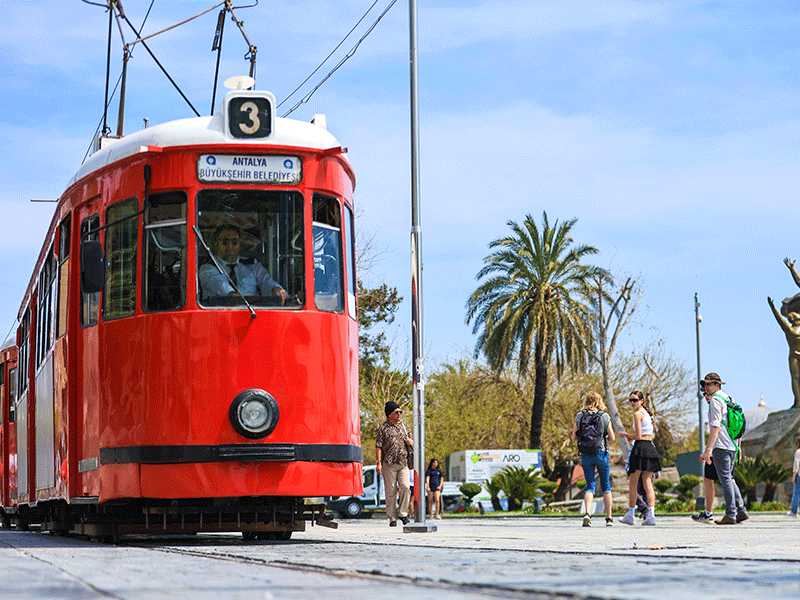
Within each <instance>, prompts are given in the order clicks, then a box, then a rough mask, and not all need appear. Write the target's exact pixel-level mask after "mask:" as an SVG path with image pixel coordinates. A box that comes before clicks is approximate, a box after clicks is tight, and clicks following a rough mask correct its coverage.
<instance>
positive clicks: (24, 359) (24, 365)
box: [17, 307, 31, 394]
mask: <svg viewBox="0 0 800 600" xmlns="http://www.w3.org/2000/svg"><path fill="white" fill-rule="evenodd" d="M30 332H31V309H30V307H28V308H26V309H25V314H24V315H23V316H22V322H20V324H19V346H18V347H19V354H18V355H17V391H18V392H19V393H20V394H24V393H25V391H26V390H27V389H28V356H29V354H30Z"/></svg>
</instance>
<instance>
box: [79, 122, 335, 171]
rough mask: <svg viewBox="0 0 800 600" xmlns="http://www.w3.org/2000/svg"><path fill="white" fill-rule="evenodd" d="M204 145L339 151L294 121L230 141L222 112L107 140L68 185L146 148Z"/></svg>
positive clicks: (317, 129) (314, 129)
mask: <svg viewBox="0 0 800 600" xmlns="http://www.w3.org/2000/svg"><path fill="white" fill-rule="evenodd" d="M208 144H237V145H241V146H262V147H263V146H283V147H297V148H309V149H312V150H331V149H334V148H340V147H341V146H340V144H339V142H338V141H337V140H336V138H335V137H334V136H333V135H332V134H331V133H329V132H328V130H327V129H325V128H324V127H321V126H319V125H316V124H314V123H306V122H304V121H297V120H295V119H285V118H282V117H276V118H275V129H274V131H273V132H272V134H271V135H270V136H269V137H268V138H260V139H256V140H249V139H234V138H231V137H229V136H227V135H226V134H225V124H224V119H223V112H222V111H221V110H217V111H216V112H215V113H214V115H213V116H211V117H195V118H190V119H179V120H176V121H169V122H167V123H162V124H160V125H153V126H152V127H147V128H145V129H142V130H140V131H137V132H135V133H131V134H130V135H126V136H124V137H122V138H120V139H111V142H110V143H109V144H108V145H107V146H105V147H104V148H103V149H101V150H98V151H97V152H95V153H94V154H93V155H92V156H90V157H89V159H88V160H87V161H86V162H85V163H84V164H83V165H82V166H81V168H80V169H78V171H77V172H76V173H75V175H74V176H73V177H72V179H70V181H69V184H68V185H72V184H73V183H75V182H77V181H79V180H80V179H82V178H84V177H86V176H87V175H88V174H89V173H92V172H94V171H96V170H98V169H101V168H102V167H104V166H106V165H109V164H111V163H114V162H116V161H118V160H122V159H123V158H126V157H128V156H133V155H134V154H138V153H139V152H142V151H143V148H146V147H147V146H158V147H161V148H170V147H175V146H202V145H208Z"/></svg>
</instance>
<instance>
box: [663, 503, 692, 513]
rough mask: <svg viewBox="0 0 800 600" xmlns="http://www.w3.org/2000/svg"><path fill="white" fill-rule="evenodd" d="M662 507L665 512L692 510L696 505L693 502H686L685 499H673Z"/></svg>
mask: <svg viewBox="0 0 800 600" xmlns="http://www.w3.org/2000/svg"><path fill="white" fill-rule="evenodd" d="M660 508H661V510H663V511H664V512H668V513H677V512H692V510H694V505H693V504H692V503H691V502H686V501H683V500H671V501H669V502H667V503H666V504H665V505H664V506H663V507H660Z"/></svg>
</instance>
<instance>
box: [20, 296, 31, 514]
mask: <svg viewBox="0 0 800 600" xmlns="http://www.w3.org/2000/svg"><path fill="white" fill-rule="evenodd" d="M30 331H31V309H30V307H28V308H27V309H26V310H25V314H24V315H23V317H22V322H21V323H20V326H19V331H18V334H17V335H18V338H17V345H18V347H19V355H18V356H17V390H18V399H17V493H18V496H17V497H18V499H19V501H20V502H27V500H28V391H29V390H28V388H29V385H28V364H29V359H30Z"/></svg>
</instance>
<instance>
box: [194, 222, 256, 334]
mask: <svg viewBox="0 0 800 600" xmlns="http://www.w3.org/2000/svg"><path fill="white" fill-rule="evenodd" d="M192 229H193V230H194V234H195V235H196V236H197V239H198V240H200V243H201V244H203V248H205V249H206V252H208V255H209V256H210V257H211V262H212V263H214V266H215V267H217V271H219V272H220V273H222V274H223V275H224V276H225V279H227V280H228V283H230V284H231V287H233V291H234V292H236V294H237V295H238V296H239V298H241V299H242V302H244V303H245V305H246V306H247V308H248V310H250V315H251V316H252V317H253V318H254V319H255V318H256V311H254V310H253V307H252V306H250V303H249V302H248V301H247V298H245V297H244V295H243V294H242V292H240V291H239V286H238V285H236V282H235V281H234V280H233V279H231V276H230V275H229V274H228V272H227V271H226V270H225V269H223V268H222V265H220V264H219V261H217V257H216V256H214V253H213V252H212V251H211V248H209V247H208V244H206V241H205V240H204V239H203V234H202V233H200V230H199V229H198V228H197V225H192Z"/></svg>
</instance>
